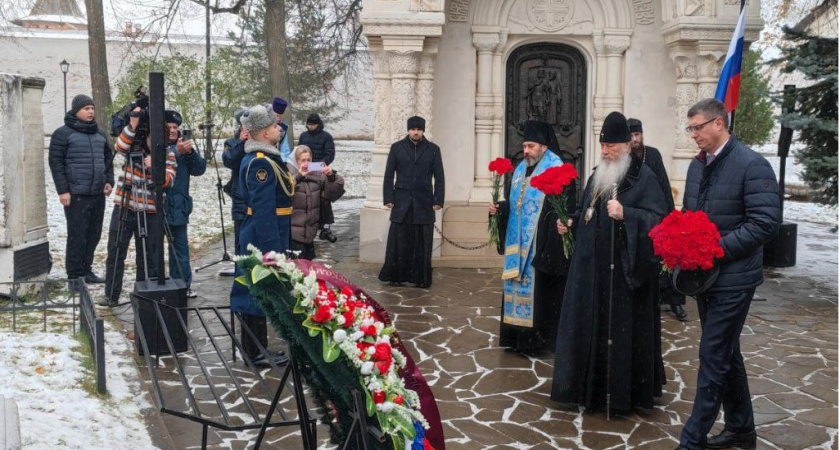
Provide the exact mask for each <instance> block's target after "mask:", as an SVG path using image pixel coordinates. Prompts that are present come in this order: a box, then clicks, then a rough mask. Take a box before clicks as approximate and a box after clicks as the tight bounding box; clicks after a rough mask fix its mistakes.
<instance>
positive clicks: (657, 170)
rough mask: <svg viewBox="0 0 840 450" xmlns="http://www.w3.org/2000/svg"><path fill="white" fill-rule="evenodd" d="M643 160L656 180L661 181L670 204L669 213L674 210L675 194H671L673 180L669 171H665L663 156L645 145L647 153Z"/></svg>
mask: <svg viewBox="0 0 840 450" xmlns="http://www.w3.org/2000/svg"><path fill="white" fill-rule="evenodd" d="M642 160H643V162H644V163H645V165H647V166H648V167H650V170H652V171H653V174H654V175H656V178H658V179H659V187H660V188H661V189H662V193H663V194H664V195H665V202H666V203H668V212H671V211H673V210H674V194H673V193H672V192H671V180H669V179H668V171H667V170H665V163H663V162H662V154H661V153H659V150H658V149H656V148H654V147H648V146H647V145H645V153H644V154H643V155H642Z"/></svg>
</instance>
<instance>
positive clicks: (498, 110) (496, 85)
mask: <svg viewBox="0 0 840 450" xmlns="http://www.w3.org/2000/svg"><path fill="white" fill-rule="evenodd" d="M507 37H508V32H507V30H502V32H501V33H500V34H499V44H498V45H496V48H495V49H494V51H493V131H492V137H491V139H490V159H491V160H493V159H495V158H500V157H504V156H505V150H506V149H505V148H504V142H503V141H502V136H503V135H502V131H503V129H504V120H505V110H504V103H503V101H504V98H505V97H504V95H505V93H504V89H505V88H504V86H505V67H504V63H503V61H502V52H504V49H505V44H506V43H507Z"/></svg>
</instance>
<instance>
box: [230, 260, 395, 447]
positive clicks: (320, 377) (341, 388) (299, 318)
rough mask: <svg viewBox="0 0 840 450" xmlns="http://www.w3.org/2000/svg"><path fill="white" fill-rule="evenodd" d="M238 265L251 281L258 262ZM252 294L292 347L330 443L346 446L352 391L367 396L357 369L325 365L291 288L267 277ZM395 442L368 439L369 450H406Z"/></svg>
mask: <svg viewBox="0 0 840 450" xmlns="http://www.w3.org/2000/svg"><path fill="white" fill-rule="evenodd" d="M238 264H239V266H240V268H241V269H242V271H243V273H245V274H246V277H245V278H247V279H250V278H251V270H252V269H253V268H254V267H255V266H256V265H258V262H257V260H256V259H254V258H249V259H247V260H240V261H239V262H238ZM250 294H251V297H252V298H253V299H254V300H255V301H256V302H257V305H259V307H260V308H261V309H262V310H263V311H264V312H265V315H266V318H267V319H268V321H269V322H270V323H271V325H272V326H273V327H274V329H275V330H276V331H277V333H278V334H279V335H280V336H281V337H282V338H283V339H284V340H286V342H287V343H288V344H289V351H290V352H291V355H292V357H293V358H294V359H295V361H296V362H297V364H298V366H299V368H300V371H301V374H302V375H303V378H304V379H305V380H306V383H307V384H308V385H309V387H310V388H311V392H312V398H313V400H314V401H315V403H316V405H317V406H318V408H320V410H321V412H322V414H321V421H322V423H324V424H326V425H328V426H329V428H330V438H331V439H330V440H331V442H332V443H334V444H340V443H342V442H344V441H345V440H346V439H347V434H348V432H349V430H350V427H351V426H352V423H353V419H352V411H353V410H354V409H355V406H354V403H353V395H352V390H353V389H356V390H358V391H360V392H363V393H365V392H367V390H366V389H363V388H362V385H361V381H360V379H359V375H358V374H357V373H356V369H355V367H351V366H350V365H349V364H348V363H347V362H346V361H345V360H344V359H343V358H339V359H337V360H336V361H334V362H332V363H326V362H324V360H323V356H322V355H323V345H322V342H321V336H320V335H318V336H316V337H311V336H309V333H308V332H307V329H306V328H304V327H303V326H302V325H301V324H302V323H303V321H304V320H305V319H306V317H305V316H304V315H303V314H295V313H294V312H293V311H292V310H293V308H294V305H295V303H296V299H295V298H294V296H293V295H292V293H291V291H290V290H289V287H288V286H287V285H285V284H284V283H282V282H281V281H280V280H278V279H277V278H276V277H274V276H269V277H265V278H263V279H262V280H260V281H259V282H257V283H256V284H253V285H251V286H250ZM331 405H332V406H331ZM333 408H335V411H336V412H337V416H338V423H335V422H334V421H333V412H332V409H333ZM361 414H365V411H361ZM368 424H373V425H374V426H376V425H377V420H376V419H375V417H369V418H368ZM392 441H393V440H392V439H391V437H390V436H388V435H386V441H385V443H381V442H378V441H377V440H376V439H369V448H370V449H371V450H388V449H395V448H403V446H404V444H403V443H399V446H397V445H395V444H396V443H393V442H392ZM351 448H353V447H351Z"/></svg>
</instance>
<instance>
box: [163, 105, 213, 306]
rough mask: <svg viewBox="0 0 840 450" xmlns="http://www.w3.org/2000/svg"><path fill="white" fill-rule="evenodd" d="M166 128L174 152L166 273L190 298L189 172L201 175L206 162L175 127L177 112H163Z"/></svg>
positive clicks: (167, 205)
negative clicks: (180, 283) (181, 282)
mask: <svg viewBox="0 0 840 450" xmlns="http://www.w3.org/2000/svg"><path fill="white" fill-rule="evenodd" d="M164 120H166V130H167V132H168V133H169V137H168V142H169V148H168V149H167V151H170V152H172V153H173V154H174V155H175V161H176V162H177V164H178V172H177V175H176V176H175V183H174V184H173V185H172V186H170V187H168V188H167V189H166V201H165V202H164V203H163V211H164V213H165V214H166V224H167V225H168V226H169V232H170V233H171V238H170V242H169V276H170V277H172V278H181V279H182V280H184V283H185V284H186V285H187V297H189V298H193V297H195V296H196V293H195V292H194V291H193V290H192V287H191V286H192V268H191V267H190V242H189V238H188V237H187V224H188V223H189V222H190V214H191V213H192V209H193V199H192V196H191V195H190V176H194V177H197V176H201V175H204V172H205V171H206V170H207V162H206V161H204V157H202V156H201V152H197V151H195V148H193V142H192V140H184V139H183V138H182V137H181V132H180V131H178V127H180V126H181V122H182V119H181V114H179V113H178V112H177V111H171V110H166V111H165V112H164Z"/></svg>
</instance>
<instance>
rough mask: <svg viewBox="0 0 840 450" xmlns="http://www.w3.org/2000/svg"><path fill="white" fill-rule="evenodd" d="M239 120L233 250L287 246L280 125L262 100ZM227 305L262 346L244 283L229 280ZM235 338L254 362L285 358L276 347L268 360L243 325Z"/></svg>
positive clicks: (260, 321) (287, 199) (288, 184)
mask: <svg viewBox="0 0 840 450" xmlns="http://www.w3.org/2000/svg"><path fill="white" fill-rule="evenodd" d="M240 121H241V123H242V126H243V127H244V128H245V129H246V130H248V134H249V135H250V139H248V141H246V142H245V156H244V157H243V158H242V163H241V165H240V167H239V192H240V193H241V195H242V198H243V200H244V201H245V205H246V206H247V210H246V216H245V219H244V220H243V221H242V229H241V230H240V236H239V246H238V248H237V249H236V252H237V254H246V253H249V252H248V250H247V248H248V245H249V244H253V245H254V246H256V247H257V248H259V249H260V251H262V252H263V253H268V252H270V251H275V252H278V253H283V252H285V251H286V250H289V249H290V248H291V217H292V198H293V197H294V190H295V186H294V178H293V177H292V176H291V175H290V174H289V171H288V169H287V168H286V165H285V164H284V163H283V161H282V159H281V155H280V151H279V150H278V148H277V143H278V142H279V141H280V138H281V129H280V126H279V125H278V124H277V122H276V120H275V119H274V113H273V111H271V110H270V109H268V108H266V107H265V106H262V105H257V106H253V107H251V108H248V110H247V111H245V113H244V114H243V115H242V118H241V119H240ZM237 272H238V270H237ZM238 275H239V273H237V276H238ZM230 309H231V310H232V311H234V312H239V313H241V314H242V320H243V321H244V322H245V323H246V324H247V325H248V327H249V328H251V330H252V331H253V332H254V334H255V335H256V336H257V338H259V340H260V342H261V343H262V345H263V347H265V346H266V344H267V326H266V319H265V315H264V313H263V312H262V310H261V309H260V308H259V307H258V306H257V305H256V304H255V303H254V302H253V301H252V300H251V296H250V294H249V293H248V288H247V287H246V286H243V285H242V284H239V283H237V282H235V281H234V283H233V288H232V289H231V293H230ZM241 340H242V347H243V350H244V352H245V354H246V356H248V357H249V358H251V359H253V360H255V363H256V364H257V365H259V366H268V365H270V362H273V363H274V364H281V363H283V362H285V361H287V357H286V356H285V354H283V353H282V352H279V353H274V352H269V353H270V355H269V356H270V359H271V361H269V360H268V359H266V358H265V356H264V355H263V354H262V352H260V350H259V346H257V345H256V343H255V342H254V340H253V339H251V337H250V335H249V334H248V333H247V332H246V331H245V330H242V336H241Z"/></svg>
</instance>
